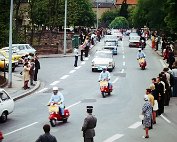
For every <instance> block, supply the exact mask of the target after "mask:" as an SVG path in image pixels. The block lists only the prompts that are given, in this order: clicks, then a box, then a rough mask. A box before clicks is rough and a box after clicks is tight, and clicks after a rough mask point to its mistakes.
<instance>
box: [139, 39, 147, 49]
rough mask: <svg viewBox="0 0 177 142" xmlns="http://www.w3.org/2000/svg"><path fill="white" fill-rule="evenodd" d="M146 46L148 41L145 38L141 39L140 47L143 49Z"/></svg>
mask: <svg viewBox="0 0 177 142" xmlns="http://www.w3.org/2000/svg"><path fill="white" fill-rule="evenodd" d="M145 47H146V42H145V41H144V40H141V41H140V48H141V49H142V50H143V49H144V48H145Z"/></svg>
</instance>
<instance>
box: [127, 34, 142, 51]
mask: <svg viewBox="0 0 177 142" xmlns="http://www.w3.org/2000/svg"><path fill="white" fill-rule="evenodd" d="M139 46H140V36H139V35H138V34H137V33H136V32H132V33H130V35H129V47H137V48H139Z"/></svg>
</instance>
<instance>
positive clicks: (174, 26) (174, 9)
mask: <svg viewBox="0 0 177 142" xmlns="http://www.w3.org/2000/svg"><path fill="white" fill-rule="evenodd" d="M176 16H177V1H176V0H167V16H166V17H165V22H166V24H167V27H168V28H169V29H170V30H171V32H177V18H176Z"/></svg>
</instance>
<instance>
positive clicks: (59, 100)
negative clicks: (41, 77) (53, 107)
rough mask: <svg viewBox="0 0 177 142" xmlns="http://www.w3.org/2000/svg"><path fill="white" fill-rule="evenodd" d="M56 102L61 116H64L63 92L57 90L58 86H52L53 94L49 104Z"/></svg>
mask: <svg viewBox="0 0 177 142" xmlns="http://www.w3.org/2000/svg"><path fill="white" fill-rule="evenodd" d="M51 103H53V104H57V105H58V106H59V110H60V113H61V115H62V116H64V107H65V105H64V97H63V94H62V93H60V92H59V91H58V87H53V95H52V96H51V98H50V101H49V103H48V104H49V105H50V104H51Z"/></svg>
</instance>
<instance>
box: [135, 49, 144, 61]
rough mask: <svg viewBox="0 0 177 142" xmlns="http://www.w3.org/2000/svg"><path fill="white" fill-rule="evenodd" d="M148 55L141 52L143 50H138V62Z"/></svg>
mask: <svg viewBox="0 0 177 142" xmlns="http://www.w3.org/2000/svg"><path fill="white" fill-rule="evenodd" d="M145 57H146V55H145V54H144V52H143V51H141V48H139V49H138V53H137V60H139V59H142V58H145Z"/></svg>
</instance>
